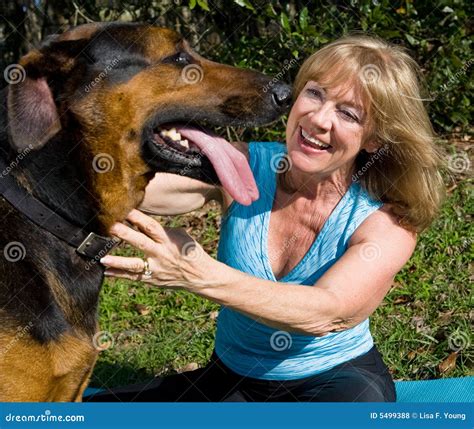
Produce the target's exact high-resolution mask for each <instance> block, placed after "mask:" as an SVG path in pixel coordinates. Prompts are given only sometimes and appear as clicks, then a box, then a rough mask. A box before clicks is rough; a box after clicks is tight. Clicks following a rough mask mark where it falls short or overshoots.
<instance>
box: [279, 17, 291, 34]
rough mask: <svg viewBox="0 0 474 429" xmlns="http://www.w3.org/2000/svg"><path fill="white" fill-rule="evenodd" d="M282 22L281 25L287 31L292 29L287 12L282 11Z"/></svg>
mask: <svg viewBox="0 0 474 429" xmlns="http://www.w3.org/2000/svg"><path fill="white" fill-rule="evenodd" d="M280 23H281V26H282V27H283V28H284V29H285V30H286V31H291V27H290V21H289V20H288V17H287V16H286V13H285V12H282V13H281V15H280Z"/></svg>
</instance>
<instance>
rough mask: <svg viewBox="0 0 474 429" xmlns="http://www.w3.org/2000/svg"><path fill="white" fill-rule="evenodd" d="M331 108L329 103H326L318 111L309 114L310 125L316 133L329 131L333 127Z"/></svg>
mask: <svg viewBox="0 0 474 429" xmlns="http://www.w3.org/2000/svg"><path fill="white" fill-rule="evenodd" d="M331 110H332V109H331V106H329V104H328V103H324V104H323V105H322V106H320V108H319V109H318V110H315V111H313V112H311V113H310V114H309V118H310V125H311V126H312V127H313V129H314V131H319V132H321V131H329V130H330V129H331V127H332V117H331V115H332V112H331Z"/></svg>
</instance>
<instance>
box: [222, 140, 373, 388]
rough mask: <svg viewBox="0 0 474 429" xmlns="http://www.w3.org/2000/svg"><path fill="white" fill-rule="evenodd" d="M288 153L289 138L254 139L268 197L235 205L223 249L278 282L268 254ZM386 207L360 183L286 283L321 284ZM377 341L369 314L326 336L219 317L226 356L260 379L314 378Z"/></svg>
mask: <svg viewBox="0 0 474 429" xmlns="http://www.w3.org/2000/svg"><path fill="white" fill-rule="evenodd" d="M285 153H286V145H283V144H281V143H277V142H252V143H250V144H249V163H250V167H251V169H252V172H253V174H254V176H255V181H256V183H257V187H258V189H259V192H260V198H259V199H258V200H257V201H255V202H254V203H253V204H252V205H250V206H243V205H241V204H239V203H237V202H236V201H234V202H233V203H232V204H231V206H230V207H229V209H228V211H227V213H226V214H225V215H224V216H223V218H222V224H221V234H220V241H219V247H218V254H217V259H218V260H219V261H221V262H223V263H225V264H227V265H229V266H231V267H233V268H236V269H238V270H240V271H243V272H245V273H248V274H250V275H253V276H255V277H259V278H262V279H267V280H273V281H277V280H276V278H275V276H274V274H273V271H272V268H271V264H270V257H269V255H268V251H267V249H268V246H267V237H268V226H269V220H270V213H271V210H272V207H273V201H274V197H275V192H276V184H277V182H276V172H275V171H276V168H275V167H276V166H278V163H279V160H280V159H281V157H282V156H283V155H284V154H285ZM381 205H382V204H381V203H380V202H377V201H374V200H372V199H371V198H370V197H369V195H368V194H367V192H366V191H364V190H363V189H362V188H361V186H360V185H359V184H358V183H357V182H354V183H353V184H352V185H351V186H350V187H349V189H348V190H347V192H346V194H345V195H344V196H343V197H342V199H341V200H340V201H339V203H338V204H337V206H336V207H335V209H334V210H333V212H332V213H331V215H330V216H329V218H328V219H327V220H326V222H325V223H324V225H323V227H322V229H321V231H320V232H319V234H318V236H317V237H316V239H315V241H314V242H313V244H312V245H311V247H310V249H309V250H308V252H307V253H306V255H305V256H304V257H303V259H302V260H301V261H300V262H299V263H298V265H297V266H296V267H294V268H293V270H291V272H289V273H288V274H287V275H286V276H284V277H283V278H281V279H279V280H278V281H279V282H285V283H291V284H295V287H298V285H303V286H313V285H314V283H315V282H316V281H317V280H318V279H319V278H320V277H321V276H322V275H323V274H324V273H325V272H326V271H327V270H328V269H329V268H330V267H331V266H332V265H333V264H334V263H335V262H336V261H337V260H338V259H339V258H340V257H341V255H342V254H343V253H344V252H345V250H346V249H347V245H348V243H349V240H350V238H351V236H352V234H353V232H354V231H355V229H356V228H357V227H358V226H359V225H360V224H361V223H362V222H363V221H364V220H365V219H366V218H367V217H368V216H369V215H370V214H372V213H373V212H374V211H376V210H377V209H379V208H380V207H381ZM288 221H290V222H291V219H289V220H288ZM270 293H271V292H270ZM372 346H373V339H372V336H371V334H370V331H369V320H368V319H366V320H365V321H363V322H361V323H360V324H358V325H357V326H355V327H353V328H351V329H347V330H345V331H341V332H333V333H329V334H327V335H324V336H322V337H314V336H308V335H301V334H296V333H293V332H291V333H289V332H285V331H279V330H278V329H275V328H271V327H269V326H267V325H264V324H262V323H259V322H257V321H256V320H254V319H251V318H249V317H247V316H245V315H243V314H242V313H239V312H237V311H234V310H232V309H230V308H227V307H222V308H221V310H220V312H219V317H218V319H217V333H216V345H215V350H216V353H217V355H218V356H219V358H220V359H221V360H222V361H223V362H224V363H225V364H226V365H227V366H228V367H229V368H230V369H231V370H233V371H234V372H236V373H237V374H240V375H243V376H247V377H253V378H258V379H265V380H293V379H299V378H304V377H309V376H311V375H314V374H318V373H321V372H323V371H327V370H329V369H331V368H333V367H334V366H336V365H339V364H341V363H343V362H346V361H348V360H350V359H353V358H355V357H357V356H360V355H362V354H364V353H366V352H368V351H369V350H370V349H371V348H372Z"/></svg>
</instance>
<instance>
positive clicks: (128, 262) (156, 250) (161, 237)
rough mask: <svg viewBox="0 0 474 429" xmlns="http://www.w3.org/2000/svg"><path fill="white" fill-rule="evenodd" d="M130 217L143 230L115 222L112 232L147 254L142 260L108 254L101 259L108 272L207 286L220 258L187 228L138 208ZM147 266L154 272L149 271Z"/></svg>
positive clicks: (177, 284) (185, 286) (160, 282)
mask: <svg viewBox="0 0 474 429" xmlns="http://www.w3.org/2000/svg"><path fill="white" fill-rule="evenodd" d="M127 220H128V221H129V222H130V223H131V224H132V225H133V226H136V227H137V228H138V229H139V231H136V230H134V229H132V228H130V227H128V226H126V225H124V224H123V223H115V224H114V225H112V227H111V229H110V233H111V234H112V235H114V236H116V237H118V238H120V239H122V240H124V241H126V242H127V243H129V244H130V245H132V246H134V247H136V248H137V249H139V250H141V251H142V252H143V253H144V254H145V256H144V258H143V259H142V258H134V257H123V256H111V255H107V256H105V257H104V258H102V259H101V260H100V262H101V263H102V264H103V265H104V266H105V267H106V268H107V269H106V271H105V274H106V275H108V276H113V277H119V278H125V279H129V280H139V281H143V282H146V283H151V284H154V285H157V286H162V287H173V288H176V287H177V288H183V289H187V290H190V291H193V290H196V289H198V288H199V287H200V286H203V285H205V283H206V273H207V274H208V273H209V270H211V269H212V268H211V267H212V264H213V263H216V262H217V261H215V260H214V259H213V258H211V257H210V256H209V255H208V254H207V253H206V252H205V251H204V250H203V248H202V247H201V246H200V245H199V244H198V243H197V242H196V241H195V240H194V239H193V238H192V237H191V236H189V235H188V234H187V233H186V231H184V230H183V229H179V228H163V227H162V226H161V225H160V224H159V223H158V222H157V221H155V220H154V219H152V218H151V217H149V216H147V215H145V214H143V213H141V212H140V211H138V210H132V211H131V212H130V213H129V215H128V217H127ZM145 262H147V263H148V267H147V266H146V263H145ZM147 268H148V269H149V270H150V271H151V274H148V275H146V274H145V271H146V269H147Z"/></svg>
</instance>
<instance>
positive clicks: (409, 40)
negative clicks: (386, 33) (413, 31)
mask: <svg viewBox="0 0 474 429" xmlns="http://www.w3.org/2000/svg"><path fill="white" fill-rule="evenodd" d="M405 37H406V38H407V40H408V43H409V44H410V45H412V46H416V45H418V42H417V40H416V39H415V38H414V37H413V36H411V35H409V34H408V33H406V34H405Z"/></svg>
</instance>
